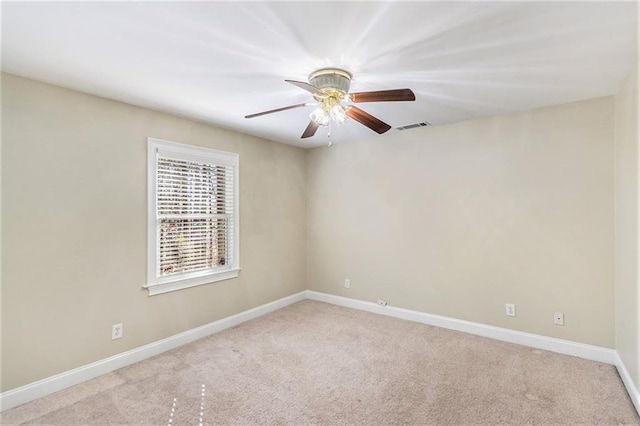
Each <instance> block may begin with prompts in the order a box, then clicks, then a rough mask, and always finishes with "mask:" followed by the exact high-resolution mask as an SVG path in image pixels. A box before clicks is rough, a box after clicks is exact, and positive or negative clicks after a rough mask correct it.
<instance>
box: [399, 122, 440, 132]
mask: <svg viewBox="0 0 640 426" xmlns="http://www.w3.org/2000/svg"><path fill="white" fill-rule="evenodd" d="M428 126H431V123H429V122H428V121H423V122H422V123H415V124H407V125H406V126H402V127H396V129H398V130H409V129H415V128H416V127H428Z"/></svg>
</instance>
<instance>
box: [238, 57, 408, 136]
mask: <svg viewBox="0 0 640 426" xmlns="http://www.w3.org/2000/svg"><path fill="white" fill-rule="evenodd" d="M351 77H352V75H351V73H350V72H348V71H345V70H342V69H339V68H322V69H319V70H317V71H314V72H312V73H311V74H310V75H309V78H308V79H309V83H305V82H303V81H296V80H285V81H286V82H287V83H291V84H293V85H294V86H298V87H300V88H301V89H304V90H306V91H307V92H309V93H311V95H312V96H313V98H314V100H315V101H316V105H317V107H316V109H314V110H313V112H312V113H311V114H310V115H309V119H310V120H311V121H310V122H309V124H308V125H307V128H306V129H305V131H304V132H303V133H302V138H303V139H304V138H309V137H311V136H313V135H315V133H316V131H317V130H318V127H327V126H329V125H330V124H331V122H332V121H333V122H335V123H336V124H338V125H342V124H343V123H344V122H345V120H346V118H347V117H350V118H352V119H354V120H355V121H357V122H359V123H360V124H363V125H365V126H367V127H368V128H370V129H371V130H373V131H374V132H376V133H378V134H382V133H384V132H386V131H388V130H389V129H391V126H389V125H388V124H387V123H385V122H383V121H382V120H379V119H377V118H376V117H374V116H372V115H371V114H369V113H368V112H366V111H363V110H362V109H360V108H358V107H356V106H354V105H349V104H346V105H345V104H343V102H350V103H359V102H392V101H415V100H416V97H415V95H414V93H413V92H412V91H411V89H396V90H380V91H373V92H360V93H349V87H350V86H351ZM307 105H311V104H309V103H302V104H297V105H291V106H287V107H282V108H277V109H272V110H269V111H263V112H259V113H256V114H250V115H247V116H245V118H253V117H258V116H261V115H266V114H271V113H274V112H280V111H285V110H288V109H294V108H300V107H305V106H307Z"/></svg>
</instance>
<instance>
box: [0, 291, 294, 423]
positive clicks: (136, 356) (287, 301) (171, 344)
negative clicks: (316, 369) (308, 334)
mask: <svg viewBox="0 0 640 426" xmlns="http://www.w3.org/2000/svg"><path fill="white" fill-rule="evenodd" d="M305 298H306V293H305V292H304V291H302V292H300V293H296V294H293V295H291V296H287V297H284V298H282V299H278V300H275V301H273V302H270V303H266V304H264V305H260V306H257V307H255V308H253V309H249V310H247V311H244V312H240V313H238V314H235V315H232V316H230V317H226V318H222V319H220V320H218V321H214V322H212V323H209V324H205V325H203V326H201V327H197V328H194V329H191V330H188V331H185V332H184V333H180V334H176V335H175V336H171V337H167V338H166V339H162V340H159V341H157V342H153V343H150V344H148V345H145V346H141V347H139V348H136V349H132V350H130V351H127V352H123V353H121V354H118V355H114V356H112V357H109V358H106V359H103V360H100V361H97V362H94V363H92V364H88V365H84V366H82V367H78V368H75V369H73V370H69V371H65V372H64V373H60V374H57V375H55V376H51V377H48V378H46V379H42V380H39V381H37V382H34V383H30V384H28V385H25V386H21V387H19V388H16V389H12V390H10V391H7V392H3V393H2V394H0V411H5V410H8V409H10V408H13V407H17V406H18V405H22V404H24V403H26V402H29V401H33V400H35V399H38V398H42V397H43V396H46V395H49V394H52V393H54V392H57V391H59V390H62V389H65V388H68V387H71V386H73V385H77V384H78V383H82V382H84V381H87V380H90V379H93V378H94V377H98V376H101V375H103V374H106V373H110V372H112V371H115V370H118V369H120V368H122V367H126V366H128V365H131V364H134V363H136V362H139V361H142V360H144V359H147V358H150V357H152V356H155V355H158V354H160V353H162V352H166V351H168V350H170V349H174V348H177V347H179V346H182V345H185V344H187V343H190V342H193V341H195V340H198V339H201V338H203V337H206V336H209V335H210V334H214V333H217V332H219V331H222V330H225V329H227V328H231V327H234V326H236V325H238V324H241V323H243V322H246V321H249V320H252V319H254V318H257V317H259V316H261V315H264V314H268V313H269V312H273V311H275V310H278V309H280V308H283V307H285V306H288V305H291V304H293V303H296V302H299V301H301V300H304V299H305Z"/></svg>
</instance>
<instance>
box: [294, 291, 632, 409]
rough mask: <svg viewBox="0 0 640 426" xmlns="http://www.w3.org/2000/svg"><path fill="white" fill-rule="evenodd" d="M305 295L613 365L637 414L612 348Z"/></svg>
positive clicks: (626, 374)
mask: <svg viewBox="0 0 640 426" xmlns="http://www.w3.org/2000/svg"><path fill="white" fill-rule="evenodd" d="M306 298H307V299H311V300H317V301H319V302H327V303H331V304H334V305H338V306H344V307H347V308H353V309H359V310H361V311H367V312H372V313H375V314H380V315H386V316H390V317H394V318H400V319H404V320H408V321H413V322H419V323H422V324H428V325H434V326H436V327H442V328H448V329H451V330H457V331H462V332H465V333H469V334H474V335H476V336H483V337H489V338H491V339H496V340H502V341H503V342H510V343H517V344H519V345H524V346H529V347H532V348H537V349H544V350H547V351H551V352H557V353H561V354H565V355H572V356H577V357H580V358H584V359H589V360H592V361H598V362H604V363H606V364H611V365H615V366H616V368H617V369H618V373H619V374H620V377H621V378H622V382H623V383H624V386H625V387H626V389H627V392H628V393H629V397H630V398H631V401H632V402H633V405H634V406H635V408H636V411H637V412H638V414H639V415H640V392H639V391H638V388H637V387H636V385H635V384H634V382H633V380H632V379H631V376H630V375H629V372H628V371H627V369H626V367H625V365H624V363H623V362H622V359H621V358H620V356H619V355H618V352H616V351H615V350H614V349H608V348H603V347H600V346H593V345H587V344H584V343H577V342H572V341H569V340H562V339H556V338H553V337H546V336H540V335H538V334H531V333H524V332H522V331H516V330H510V329H508V328H500V327H494V326H491V325H485V324H480V323H475V322H470V321H464V320H459V319H455V318H449V317H443V316H440V315H433V314H427V313H424V312H419V311H412V310H409V309H403V308H397V307H395V306H389V305H387V306H380V305H378V304H377V303H373V302H365V301H363V300H358V299H351V298H348V297H342V296H335V295H332V294H326V293H320V292H317V291H312V290H307V291H306Z"/></svg>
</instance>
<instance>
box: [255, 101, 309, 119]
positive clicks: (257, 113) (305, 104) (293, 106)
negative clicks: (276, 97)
mask: <svg viewBox="0 0 640 426" xmlns="http://www.w3.org/2000/svg"><path fill="white" fill-rule="evenodd" d="M307 105H309V104H308V103H304V104H296V105H289V106H286V107H282V108H276V109H270V110H269V111H262V112H256V113H255V114H249V115H245V116H244V118H253V117H259V116H261V115H265V114H271V113H274V112H280V111H286V110H288V109H294V108H302V107H306V106H307Z"/></svg>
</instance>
